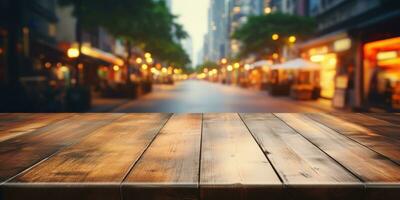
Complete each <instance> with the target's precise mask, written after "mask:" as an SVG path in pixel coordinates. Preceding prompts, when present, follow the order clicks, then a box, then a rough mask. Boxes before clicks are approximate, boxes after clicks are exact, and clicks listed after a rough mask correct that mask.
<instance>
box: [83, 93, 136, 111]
mask: <svg viewBox="0 0 400 200" xmlns="http://www.w3.org/2000/svg"><path fill="white" fill-rule="evenodd" d="M129 100H130V99H124V98H104V97H101V96H100V95H99V94H96V93H93V94H92V108H91V109H90V110H89V111H88V112H90V113H102V112H111V111H112V110H113V109H115V108H117V107H119V106H121V105H122V104H125V103H128V102H129Z"/></svg>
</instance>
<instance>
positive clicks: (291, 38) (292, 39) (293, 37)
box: [289, 35, 297, 44]
mask: <svg viewBox="0 0 400 200" xmlns="http://www.w3.org/2000/svg"><path fill="white" fill-rule="evenodd" d="M296 40H297V38H296V36H294V35H292V36H290V37H289V43H291V44H294V43H295V42H296Z"/></svg>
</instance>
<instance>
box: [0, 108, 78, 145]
mask: <svg viewBox="0 0 400 200" xmlns="http://www.w3.org/2000/svg"><path fill="white" fill-rule="evenodd" d="M71 116H73V114H69V113H60V114H9V115H7V116H2V117H1V119H0V142H2V141H5V140H8V139H11V138H14V137H18V136H20V135H23V134H25V133H29V132H32V131H35V130H37V129H39V128H42V127H45V126H47V125H49V124H51V123H55V122H57V121H60V120H63V119H67V118H69V117H71Z"/></svg>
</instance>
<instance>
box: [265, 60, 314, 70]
mask: <svg viewBox="0 0 400 200" xmlns="http://www.w3.org/2000/svg"><path fill="white" fill-rule="evenodd" d="M320 68H321V67H320V65H319V64H316V63H313V62H310V61H307V60H304V59H302V58H297V59H294V60H290V61H287V62H285V63H283V64H278V65H273V66H272V67H271V69H282V70H319V69H320Z"/></svg>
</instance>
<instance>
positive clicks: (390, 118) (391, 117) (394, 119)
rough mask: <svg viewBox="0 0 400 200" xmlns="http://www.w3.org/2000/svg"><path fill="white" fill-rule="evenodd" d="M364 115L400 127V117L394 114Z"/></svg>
mask: <svg viewBox="0 0 400 200" xmlns="http://www.w3.org/2000/svg"><path fill="white" fill-rule="evenodd" d="M364 115H367V116H370V117H373V118H377V119H380V120H384V121H387V122H390V123H392V124H396V125H400V116H399V115H396V114H394V113H368V114H364Z"/></svg>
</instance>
